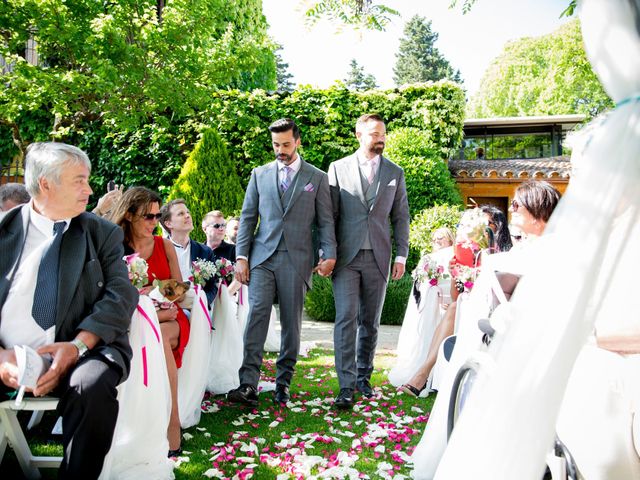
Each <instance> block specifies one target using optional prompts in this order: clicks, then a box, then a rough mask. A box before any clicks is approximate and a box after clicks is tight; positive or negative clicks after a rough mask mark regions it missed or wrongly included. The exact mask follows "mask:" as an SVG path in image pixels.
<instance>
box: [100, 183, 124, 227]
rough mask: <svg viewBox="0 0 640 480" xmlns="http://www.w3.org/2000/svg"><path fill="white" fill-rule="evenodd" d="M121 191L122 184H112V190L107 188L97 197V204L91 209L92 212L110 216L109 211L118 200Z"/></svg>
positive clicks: (101, 215) (122, 188) (122, 189)
mask: <svg viewBox="0 0 640 480" xmlns="http://www.w3.org/2000/svg"><path fill="white" fill-rule="evenodd" d="M122 192H124V186H122V185H114V186H113V189H112V190H109V191H108V192H107V193H105V194H104V195H102V196H101V197H100V198H99V199H98V205H96V208H94V209H93V210H92V211H93V213H95V214H96V215H98V216H100V217H102V218H107V219H108V218H109V217H111V211H112V210H113V207H115V206H116V204H117V203H118V202H119V201H120V197H121V196H122Z"/></svg>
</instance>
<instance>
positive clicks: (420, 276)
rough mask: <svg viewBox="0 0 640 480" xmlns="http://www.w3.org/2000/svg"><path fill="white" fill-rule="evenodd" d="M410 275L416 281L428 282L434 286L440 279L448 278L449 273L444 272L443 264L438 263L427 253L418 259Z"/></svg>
mask: <svg viewBox="0 0 640 480" xmlns="http://www.w3.org/2000/svg"><path fill="white" fill-rule="evenodd" d="M411 276H412V278H413V279H414V280H415V281H416V283H419V284H422V283H424V282H428V283H429V285H431V286H436V285H438V282H439V281H440V280H443V279H445V278H449V274H448V273H447V272H446V270H445V268H444V266H442V265H438V263H437V262H436V261H435V260H432V259H431V258H430V257H429V255H425V256H423V257H422V258H421V259H420V262H419V263H418V266H417V267H416V268H415V270H414V271H413V272H412V273H411Z"/></svg>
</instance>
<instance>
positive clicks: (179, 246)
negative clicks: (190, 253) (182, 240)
mask: <svg viewBox="0 0 640 480" xmlns="http://www.w3.org/2000/svg"><path fill="white" fill-rule="evenodd" d="M169 240H170V241H171V243H173V246H174V247H176V248H181V249H183V250H184V249H186V248H188V247H189V246H190V245H191V241H187V244H186V245H180V244H179V243H178V242H176V241H174V240H173V238H171V236H169Z"/></svg>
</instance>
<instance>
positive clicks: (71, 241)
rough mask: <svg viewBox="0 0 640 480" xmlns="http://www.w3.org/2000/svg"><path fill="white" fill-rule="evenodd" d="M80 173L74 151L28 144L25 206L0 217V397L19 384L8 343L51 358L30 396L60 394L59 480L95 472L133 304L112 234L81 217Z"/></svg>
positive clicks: (111, 422) (85, 166)
mask: <svg viewBox="0 0 640 480" xmlns="http://www.w3.org/2000/svg"><path fill="white" fill-rule="evenodd" d="M90 171H91V163H90V162H89V158H88V157H87V155H86V154H85V153H84V152H83V151H82V150H80V149H78V148H76V147H73V146H71V145H66V144H64V143H54V142H47V143H34V144H32V145H30V146H29V148H28V150H27V155H26V157H25V181H26V182H25V183H26V186H27V190H28V191H29V193H30V194H31V196H32V200H31V201H30V202H29V203H28V204H26V205H22V206H19V207H16V208H14V209H12V210H11V211H10V212H8V213H7V214H6V216H5V217H4V218H3V219H2V220H1V221H0V251H2V256H0V380H1V381H0V395H5V393H8V392H10V391H11V390H14V389H16V388H18V387H19V385H18V377H17V373H18V369H17V363H16V356H15V351H14V347H15V346H21V345H28V346H29V347H31V348H34V349H36V350H37V352H38V353H39V354H40V355H42V356H45V357H49V358H50V359H51V362H52V363H51V366H50V368H49V369H48V370H47V371H46V372H45V373H44V374H43V375H42V376H41V377H40V378H39V379H38V382H37V385H36V387H35V388H34V389H33V392H32V393H33V395H35V396H43V395H47V394H52V395H55V396H58V397H60V402H59V403H58V412H59V414H60V415H61V416H62V427H63V428H62V429H63V435H62V439H63V444H64V458H63V461H62V465H61V466H60V471H59V477H60V478H97V477H98V475H99V474H100V471H101V470H102V464H103V462H104V457H105V455H106V454H107V452H108V451H109V448H110V446H111V441H112V437H113V432H114V429H115V424H116V420H117V417H118V399H117V391H116V386H117V385H118V384H119V383H120V382H121V381H123V380H124V379H125V378H126V377H127V374H128V371H129V365H130V360H131V347H130V345H129V340H128V334H127V330H128V328H129V324H130V319H131V315H132V313H133V311H134V309H135V306H136V303H137V300H138V292H137V290H136V289H135V288H134V287H133V286H132V285H131V283H130V282H129V279H128V275H127V269H126V266H125V263H124V262H123V261H122V256H123V255H124V250H123V246H122V240H123V232H122V230H121V229H120V228H119V227H117V226H116V225H114V224H112V223H110V222H108V221H106V220H103V219H101V218H99V217H97V216H96V215H92V214H90V213H85V209H86V206H87V203H88V201H89V196H90V195H91V193H93V192H92V190H91V187H90V186H89V174H90Z"/></svg>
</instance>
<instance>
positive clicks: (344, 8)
mask: <svg viewBox="0 0 640 480" xmlns="http://www.w3.org/2000/svg"><path fill="white" fill-rule="evenodd" d="M304 8H305V10H304V12H305V16H306V19H307V24H308V25H314V24H315V23H316V22H318V21H319V20H320V19H323V18H326V19H328V20H330V21H332V22H334V23H337V24H340V25H348V26H351V27H354V28H357V29H365V30H384V29H385V27H386V26H387V25H388V23H389V22H390V21H391V19H392V18H393V17H395V16H398V15H400V14H399V12H398V11H397V10H394V9H393V8H390V7H388V6H387V5H384V4H379V3H378V2H375V3H374V2H373V0H311V1H310V2H305V3H304Z"/></svg>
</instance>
